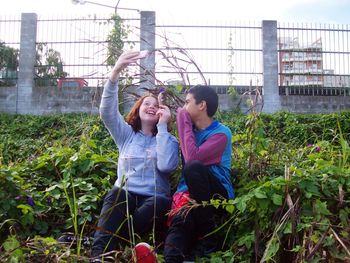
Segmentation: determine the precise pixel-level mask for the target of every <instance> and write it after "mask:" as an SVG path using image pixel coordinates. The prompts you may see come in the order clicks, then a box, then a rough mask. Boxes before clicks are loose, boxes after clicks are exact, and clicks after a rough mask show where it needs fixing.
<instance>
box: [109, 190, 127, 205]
mask: <svg viewBox="0 0 350 263" xmlns="http://www.w3.org/2000/svg"><path fill="white" fill-rule="evenodd" d="M125 199H126V193H125V191H124V190H123V189H122V188H119V187H115V186H113V188H112V189H111V190H110V191H109V192H108V193H107V195H106V196H105V198H104V203H111V204H112V203H115V202H123V201H125Z"/></svg>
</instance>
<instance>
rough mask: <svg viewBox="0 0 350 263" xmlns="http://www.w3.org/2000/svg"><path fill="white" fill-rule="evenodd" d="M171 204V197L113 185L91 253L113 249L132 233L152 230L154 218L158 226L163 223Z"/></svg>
mask: <svg viewBox="0 0 350 263" xmlns="http://www.w3.org/2000/svg"><path fill="white" fill-rule="evenodd" d="M170 207H171V198H170V197H164V196H143V195H138V194H134V193H131V192H128V193H127V192H126V191H125V190H124V189H122V188H118V187H115V186H114V187H113V188H112V189H111V190H110V191H109V192H108V194H107V195H106V197H105V198H104V201H103V206H102V210H101V214H100V218H99V221H98V225H97V230H96V232H95V235H94V241H93V244H92V256H98V255H100V254H102V253H106V252H109V251H112V250H114V249H116V248H117V245H118V244H122V243H128V241H129V240H130V234H129V233H131V234H132V233H136V234H138V235H142V234H144V233H146V232H148V231H150V230H151V229H152V226H153V222H154V220H155V221H156V224H155V225H156V226H157V225H158V226H159V225H160V226H164V225H165V223H164V222H165V219H166V216H165V215H166V213H168V211H169V210H170ZM127 209H128V210H129V211H128V213H129V218H128V216H127ZM130 228H132V229H130Z"/></svg>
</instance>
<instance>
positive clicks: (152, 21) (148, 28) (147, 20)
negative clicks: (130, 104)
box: [138, 11, 156, 94]
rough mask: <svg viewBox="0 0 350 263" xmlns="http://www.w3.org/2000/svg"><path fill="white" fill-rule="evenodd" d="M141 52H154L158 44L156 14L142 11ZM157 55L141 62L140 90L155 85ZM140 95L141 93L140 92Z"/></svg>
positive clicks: (153, 54) (152, 55) (151, 55)
mask: <svg viewBox="0 0 350 263" xmlns="http://www.w3.org/2000/svg"><path fill="white" fill-rule="evenodd" d="M140 28H141V33H140V35H141V36H140V50H148V51H151V52H152V51H154V49H155V44H156V13H155V12H154V11H141V26H140ZM154 68H155V53H154V52H152V53H151V54H150V56H148V57H146V58H145V59H141V61H140V74H141V76H140V80H141V83H140V88H147V89H150V88H153V87H154V85H155V79H154V74H155V69H154ZM138 94H140V92H138Z"/></svg>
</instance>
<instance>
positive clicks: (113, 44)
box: [107, 14, 131, 66]
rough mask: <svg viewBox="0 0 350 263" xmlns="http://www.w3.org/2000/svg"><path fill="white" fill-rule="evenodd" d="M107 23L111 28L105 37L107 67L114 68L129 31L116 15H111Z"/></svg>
mask: <svg viewBox="0 0 350 263" xmlns="http://www.w3.org/2000/svg"><path fill="white" fill-rule="evenodd" d="M108 23H111V24H112V25H113V27H112V30H111V32H110V33H109V35H108V37H107V42H108V48H107V65H109V66H114V64H115V62H116V61H117V59H118V57H119V56H120V55H121V54H122V52H123V47H124V41H125V40H126V39H127V37H128V34H129V33H130V31H131V30H130V28H129V27H128V26H125V25H124V24H123V20H122V19H121V17H120V16H119V15H118V14H114V15H112V17H111V18H110V19H109V20H108Z"/></svg>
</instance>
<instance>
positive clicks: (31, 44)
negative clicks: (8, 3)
mask: <svg viewBox="0 0 350 263" xmlns="http://www.w3.org/2000/svg"><path fill="white" fill-rule="evenodd" d="M36 31H37V15H36V14H34V13H23V14H22V18H21V44H20V53H19V72H18V80H17V103H16V112H17V113H18V114H32V113H34V108H33V105H32V95H33V94H32V93H33V87H34V76H35V71H34V65H35V60H36Z"/></svg>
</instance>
